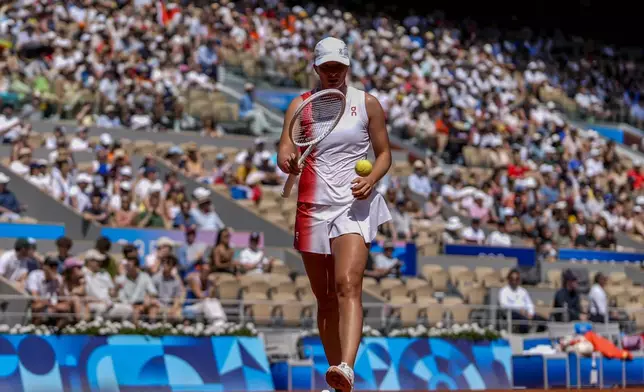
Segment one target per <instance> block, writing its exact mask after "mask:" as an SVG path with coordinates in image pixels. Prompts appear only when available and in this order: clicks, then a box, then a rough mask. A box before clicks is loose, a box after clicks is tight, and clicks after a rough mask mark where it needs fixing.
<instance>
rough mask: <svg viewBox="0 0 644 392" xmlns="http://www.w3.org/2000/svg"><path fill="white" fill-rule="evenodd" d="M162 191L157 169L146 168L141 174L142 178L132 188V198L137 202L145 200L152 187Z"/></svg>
mask: <svg viewBox="0 0 644 392" xmlns="http://www.w3.org/2000/svg"><path fill="white" fill-rule="evenodd" d="M153 186H154V187H155V188H159V187H160V189H163V183H162V182H161V180H159V177H158V173H157V169H156V168H155V167H147V168H145V171H144V172H143V178H142V179H141V180H140V181H139V182H138V183H137V184H136V187H135V188H134V196H135V197H136V199H137V201H138V202H141V201H143V200H145V199H146V198H147V197H148V195H149V194H150V188H152V187H153Z"/></svg>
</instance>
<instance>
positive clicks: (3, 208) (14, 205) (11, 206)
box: [0, 172, 22, 220]
mask: <svg viewBox="0 0 644 392" xmlns="http://www.w3.org/2000/svg"><path fill="white" fill-rule="evenodd" d="M9 181H10V179H9V177H8V176H7V175H6V174H4V173H1V172H0V218H2V219H8V220H16V219H20V212H21V211H22V208H21V206H20V203H19V202H18V199H17V198H16V195H15V194H14V193H13V192H12V191H10V190H9V188H8V184H9Z"/></svg>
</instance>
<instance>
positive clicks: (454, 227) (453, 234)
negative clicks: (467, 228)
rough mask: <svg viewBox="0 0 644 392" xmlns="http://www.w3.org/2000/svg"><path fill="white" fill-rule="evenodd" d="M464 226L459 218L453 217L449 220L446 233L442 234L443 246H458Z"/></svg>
mask: <svg viewBox="0 0 644 392" xmlns="http://www.w3.org/2000/svg"><path fill="white" fill-rule="evenodd" d="M462 229H463V224H462V223H461V220H460V219H459V217H458V216H452V217H450V218H449V219H448V220H447V224H446V225H445V231H444V232H443V234H441V242H442V245H449V244H457V243H459V242H461V238H462V235H461V231H462Z"/></svg>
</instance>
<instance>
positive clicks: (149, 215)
mask: <svg viewBox="0 0 644 392" xmlns="http://www.w3.org/2000/svg"><path fill="white" fill-rule="evenodd" d="M135 222H136V225H137V227H140V228H150V229H169V228H170V227H171V225H170V221H169V220H168V219H167V217H166V214H165V211H164V208H163V205H162V203H161V186H157V185H156V184H155V185H154V186H151V187H150V189H149V196H148V197H147V199H146V200H145V203H144V207H143V211H142V212H140V213H139V215H138V216H137V217H136V219H135Z"/></svg>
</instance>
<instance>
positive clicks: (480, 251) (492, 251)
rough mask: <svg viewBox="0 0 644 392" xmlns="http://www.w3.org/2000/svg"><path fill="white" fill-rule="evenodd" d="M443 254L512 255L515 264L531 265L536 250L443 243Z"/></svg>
mask: <svg viewBox="0 0 644 392" xmlns="http://www.w3.org/2000/svg"><path fill="white" fill-rule="evenodd" d="M445 254H447V255H462V256H485V257H494V256H498V257H514V258H516V259H517V264H518V265H521V266H526V267H531V266H533V265H535V263H536V259H537V252H536V251H535V250H534V249H532V248H505V247H500V246H479V245H445Z"/></svg>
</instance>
